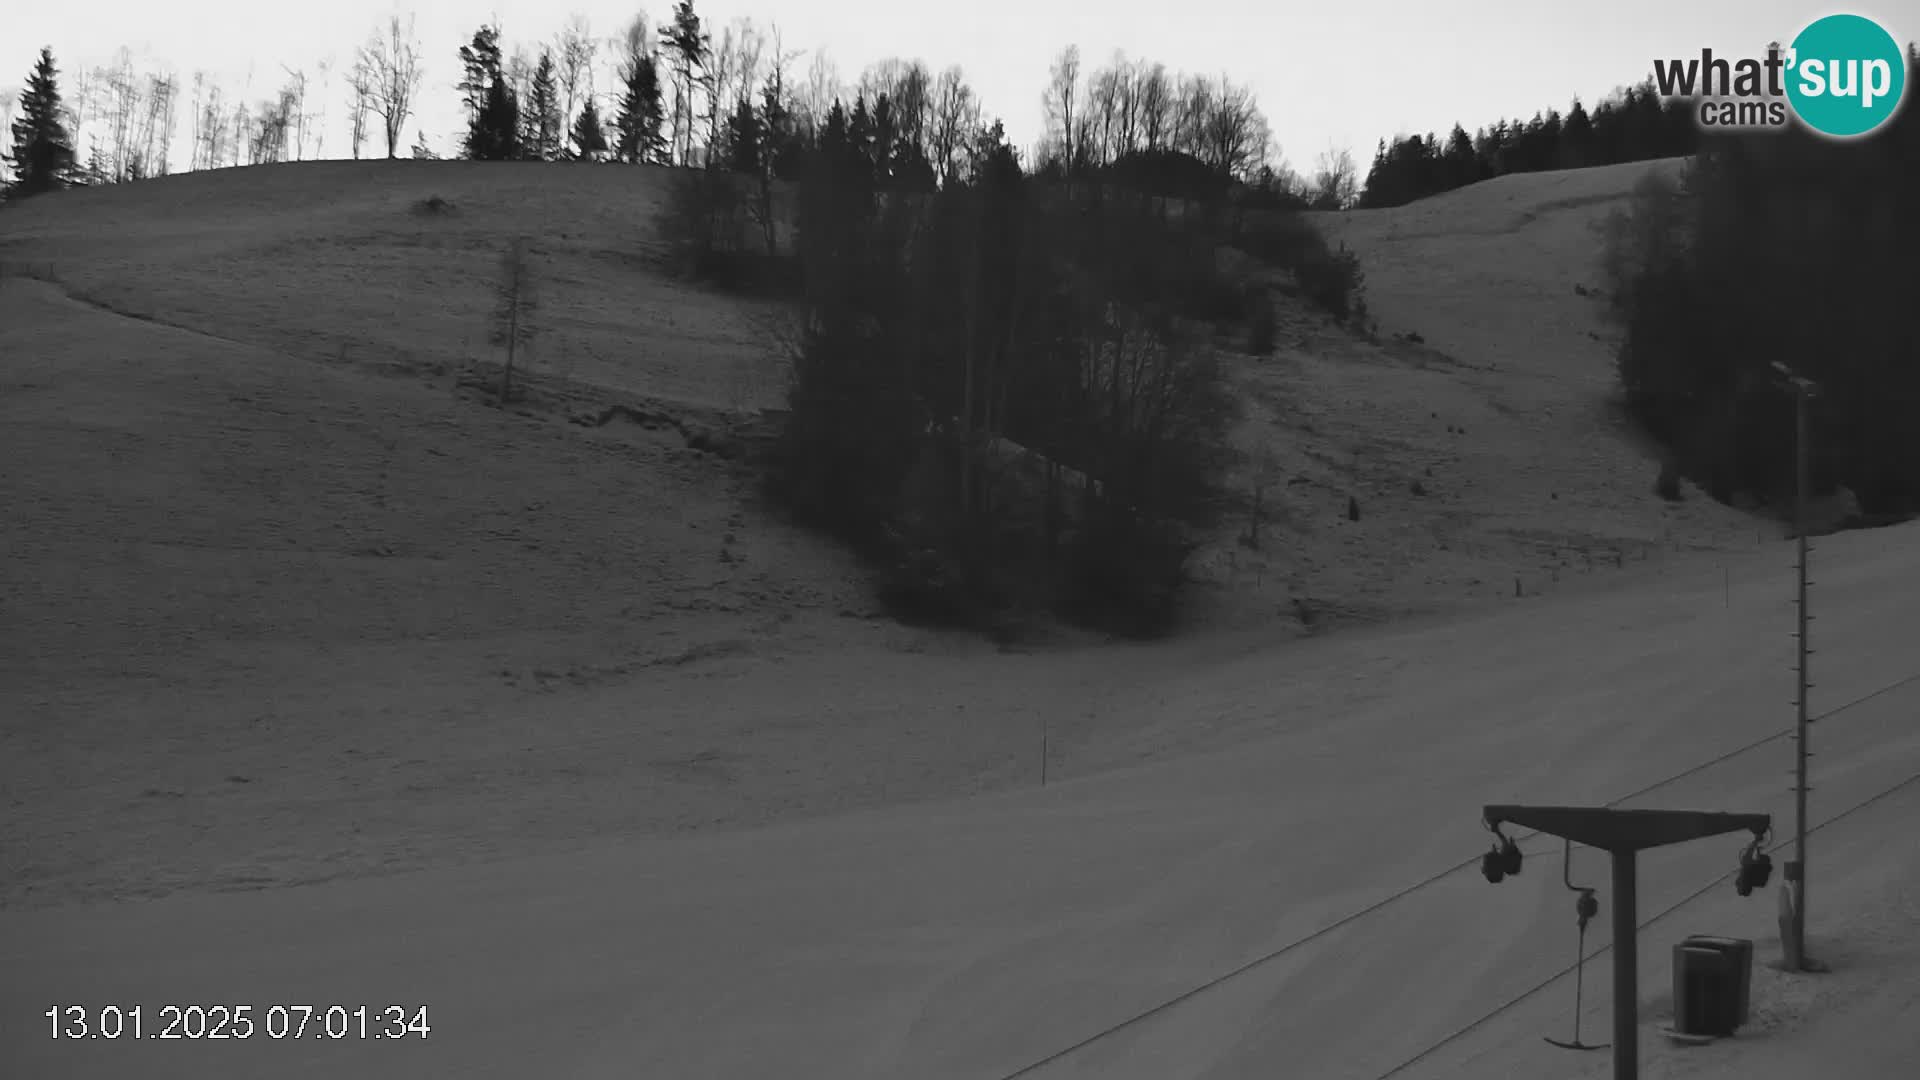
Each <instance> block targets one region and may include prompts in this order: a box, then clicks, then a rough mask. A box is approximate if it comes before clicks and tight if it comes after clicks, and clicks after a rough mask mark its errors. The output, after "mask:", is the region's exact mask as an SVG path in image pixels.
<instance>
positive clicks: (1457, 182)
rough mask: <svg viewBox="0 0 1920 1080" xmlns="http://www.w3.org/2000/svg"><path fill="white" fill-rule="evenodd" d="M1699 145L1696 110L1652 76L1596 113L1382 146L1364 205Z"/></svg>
mask: <svg viewBox="0 0 1920 1080" xmlns="http://www.w3.org/2000/svg"><path fill="white" fill-rule="evenodd" d="M1698 142H1699V131H1698V129H1697V127H1696V126H1695V124H1694V121H1693V111H1692V106H1691V105H1689V104H1687V103H1685V102H1680V101H1677V100H1676V101H1672V102H1666V101H1663V100H1662V99H1661V97H1660V95H1659V93H1658V92H1656V90H1655V89H1654V84H1653V80H1652V78H1651V77H1649V78H1648V79H1647V80H1646V81H1645V82H1644V83H1642V84H1640V85H1638V86H1630V87H1627V88H1626V89H1624V90H1621V91H1619V92H1618V93H1616V94H1614V95H1613V96H1612V97H1609V98H1608V99H1607V100H1605V101H1602V102H1601V103H1600V104H1599V105H1597V106H1596V107H1595V108H1594V109H1593V111H1592V112H1591V113H1589V112H1588V111H1587V108H1586V106H1584V105H1582V104H1581V103H1580V102H1579V101H1578V100H1576V101H1575V102H1574V103H1573V108H1571V109H1569V110H1568V111H1567V113H1566V115H1565V116H1562V115H1561V114H1560V112H1559V111H1558V110H1557V109H1549V110H1547V111H1546V112H1545V113H1534V114H1533V119H1531V120H1527V121H1519V120H1513V121H1508V120H1501V121H1500V122H1499V123H1497V124H1494V125H1492V126H1491V127H1483V128H1480V129H1479V130H1478V131H1476V132H1474V133H1473V134H1472V135H1468V134H1467V130H1466V129H1465V128H1464V127H1461V126H1460V125H1459V124H1455V125H1454V126H1453V131H1452V133H1451V134H1450V135H1448V136H1447V138H1446V139H1445V140H1444V141H1442V140H1439V139H1437V138H1435V137H1434V135H1433V134H1432V133H1428V134H1427V135H1424V136H1421V135H1409V136H1403V137H1400V138H1396V139H1394V140H1393V141H1392V142H1391V143H1389V142H1387V141H1385V140H1382V141H1381V143H1380V146H1379V149H1378V150H1376V151H1375V153H1374V157H1373V165H1372V167H1371V168H1370V169H1369V170H1368V172H1367V178H1366V186H1365V189H1364V190H1363V191H1362V193H1361V195H1360V200H1359V205H1360V206H1362V207H1369V208H1371V207H1387V206H1401V205H1404V204H1406V203H1409V202H1412V201H1413V200H1415V199H1424V198H1426V197H1427V196H1429V195H1438V194H1439V193H1441V192H1443V191H1452V190H1453V189H1454V188H1459V187H1465V186H1466V185H1468V184H1473V183H1478V182H1479V181H1481V180H1489V179H1492V178H1493V177H1496V176H1505V175H1506V174H1508V173H1523V172H1545V171H1549V170H1553V169H1580V168H1586V167H1588V166H1591V165H1613V164H1618V163H1620V162H1624V161H1646V160H1650V159H1653V158H1664V157H1679V156H1683V155H1686V154H1691V153H1693V152H1694V149H1695V147H1696V146H1697V145H1698Z"/></svg>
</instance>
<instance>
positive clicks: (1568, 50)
mask: <svg viewBox="0 0 1920 1080" xmlns="http://www.w3.org/2000/svg"><path fill="white" fill-rule="evenodd" d="M671 6H672V0H648V2H645V3H634V2H632V0H572V2H569V0H548V2H541V0H478V2H471V3H444V2H443V3H437V4H435V3H427V2H419V3H415V2H411V0H399V2H398V3H396V2H394V0H330V2H326V3H274V2H271V0H254V2H243V0H175V2H171V3H156V2H154V0H79V2H76V3H70V4H44V3H33V4H25V3H22V4H16V5H9V7H10V8H11V9H12V10H10V11H9V12H8V13H7V14H6V15H5V16H0V89H3V88H13V87H17V86H18V85H19V84H20V83H21V82H22V81H23V80H24V79H25V77H26V73H27V71H28V70H29V68H30V67H31V66H32V63H33V59H34V54H35V52H36V51H37V50H38V48H39V47H40V46H41V45H42V44H47V45H51V46H52V47H53V49H54V53H55V56H56V59H57V60H58V61H59V62H60V65H61V67H62V69H63V70H64V71H66V72H68V73H69V75H70V73H71V72H73V71H74V70H75V69H76V67H80V66H84V67H93V66H97V65H100V64H102V63H105V62H106V61H108V60H109V59H111V57H112V56H113V54H114V52H115V50H116V49H118V48H119V47H121V46H126V47H128V48H130V49H131V50H132V51H133V53H134V54H135V56H136V57H140V58H144V62H145V63H147V64H148V65H149V66H150V67H157V66H161V65H164V66H166V67H169V68H171V69H173V70H174V71H176V72H178V73H180V74H181V76H182V83H183V84H190V82H191V78H192V73H193V72H194V71H196V70H205V71H207V72H208V73H209V75H210V76H213V77H217V78H218V79H219V81H221V82H222V83H223V84H224V85H225V87H226V88H227V92H228V94H229V95H232V94H234V93H240V92H243V93H244V94H245V96H246V98H247V99H248V100H258V99H263V98H267V97H269V96H271V95H272V93H273V91H274V90H275V88H276V87H277V86H278V85H279V84H280V83H281V82H283V81H284V79H285V75H284V73H283V71H282V65H287V66H292V67H295V68H305V69H306V70H307V71H308V72H309V73H314V72H315V70H316V68H317V67H318V65H319V64H320V62H322V61H324V60H327V59H329V58H331V59H332V60H333V62H334V65H335V68H336V70H340V69H344V68H345V67H346V65H347V63H348V62H350V59H351V57H352V55H353V51H354V48H355V46H356V45H358V44H359V43H360V42H361V41H362V40H364V38H365V37H366V35H367V33H368V32H369V31H370V30H371V29H372V28H373V27H374V26H375V25H377V24H379V23H381V22H382V21H383V20H384V19H385V18H386V16H387V15H388V14H389V13H390V12H396V11H397V12H400V13H402V14H406V13H409V12H411V13H413V14H414V15H416V16H417V23H416V26H417V32H418V36H419V38H420V41H421V44H422V48H423V51H424V55H425V79H424V82H423V85H422V88H421V94H420V110H419V114H418V116H417V118H416V119H414V120H412V121H410V122H409V123H408V125H407V134H406V137H405V139H404V140H403V150H402V153H403V154H404V152H405V150H404V147H406V146H410V145H411V144H412V142H413V140H414V133H415V130H416V129H424V130H425V132H426V134H427V137H428V142H429V145H431V146H433V147H434V148H435V149H438V150H441V151H443V152H444V151H445V150H447V149H448V148H449V147H451V145H452V143H453V136H454V133H455V132H456V131H457V130H458V128H459V125H460V114H459V105H458V100H457V98H458V95H457V93H456V92H455V90H454V89H453V84H454V83H455V82H457V81H458V80H459V77H460V74H459V58H458V49H459V47H460V45H461V44H463V43H464V42H466V41H467V40H468V39H469V38H470V37H471V35H472V33H473V30H474V29H475V27H477V26H478V25H480V24H481V23H483V22H487V21H490V20H491V19H492V18H493V17H495V16H496V15H497V17H498V19H499V21H500V23H501V26H502V29H503V32H504V34H505V36H506V38H507V42H508V45H509V47H510V48H511V46H512V45H513V44H514V43H518V42H528V43H535V42H539V41H547V40H551V38H552V37H553V35H554V34H555V33H556V32H557V31H558V30H559V29H560V27H561V25H562V24H563V23H564V22H565V21H566V19H567V16H568V14H569V13H571V12H579V13H581V14H584V15H586V16H587V17H588V18H589V19H590V20H591V22H592V25H593V28H594V31H595V32H596V34H600V35H609V36H610V35H612V34H614V33H616V32H617V31H618V30H619V28H620V27H621V26H623V25H624V24H625V23H626V22H627V21H628V20H630V19H631V18H632V16H633V15H634V13H635V12H637V11H644V12H645V13H646V15H647V16H648V18H649V20H650V22H652V23H654V24H656V25H657V24H658V22H659V21H660V20H661V19H662V18H664V17H665V16H666V15H667V14H668V12H669V11H670V10H671ZM695 9H696V10H697V11H699V12H701V13H702V15H703V17H704V18H705V19H706V20H707V21H708V23H709V25H711V26H714V27H718V26H721V25H723V24H725V23H727V22H728V21H730V20H732V19H734V18H736V17H739V16H747V17H750V18H752V19H753V20H754V21H755V22H757V23H759V24H760V25H761V26H763V27H764V26H768V25H778V26H779V27H780V28H781V29H782V30H783V31H784V36H785V39H786V44H787V47H788V48H790V49H807V50H819V49H825V50H826V51H827V52H828V53H829V54H830V55H831V57H832V58H833V59H834V61H835V62H836V63H837V65H838V67H839V69H840V72H841V74H842V77H843V78H844V79H845V80H847V81H848V82H852V81H853V80H854V79H855V78H856V77H857V75H858V74H859V72H860V70H861V69H862V68H864V67H865V66H866V65H867V64H868V63H870V62H872V61H874V60H878V59H881V58H884V57H888V56H901V57H906V58H914V57H918V58H920V59H922V60H925V61H926V62H927V64H928V65H929V67H931V68H933V69H934V70H936V71H937V70H939V69H940V68H942V67H944V66H946V65H948V64H960V65H961V66H963V67H964V68H965V69H966V71H967V74H968V76H969V80H970V81H971V82H972V83H973V85H974V86H975V88H976V89H977V90H978V91H979V92H980V94H981V96H982V98H983V100H984V102H985V105H986V109H987V112H988V114H989V115H999V116H1000V117H1002V118H1003V119H1004V120H1005V122H1006V124H1007V129H1008V133H1009V135H1010V136H1011V137H1012V140H1013V142H1014V144H1015V145H1017V146H1021V147H1025V146H1027V145H1029V144H1030V143H1031V142H1032V141H1033V140H1034V139H1035V138H1037V136H1038V134H1039V129H1040V124H1041V110H1040V100H1039V99H1040V91H1041V86H1042V84H1043V83H1044V81H1045V79H1046V74H1047V67H1048V64H1049V63H1050V61H1051V60H1052V58H1053V57H1054V56H1055V55H1056V54H1057V53H1058V52H1059V50H1060V49H1061V47H1062V46H1064V45H1067V44H1069V43H1075V44H1078V45H1079V46H1080V49H1081V53H1082V56H1083V57H1084V63H1085V65H1086V66H1087V67H1092V66H1094V65H1095V64H1099V63H1103V62H1104V61H1105V60H1106V59H1107V58H1108V57H1109V56H1110V55H1111V54H1112V52H1113V51H1114V50H1115V49H1122V50H1125V51H1126V52H1127V53H1129V54H1130V55H1133V56H1144V57H1147V58H1149V59H1152V60H1158V61H1162V62H1164V63H1165V64H1167V66H1168V67H1169V68H1172V69H1175V70H1180V71H1204V72H1207V73H1209V74H1215V75H1218V74H1222V73H1224V74H1227V75H1229V76H1231V77H1232V78H1234V79H1235V80H1237V81H1241V82H1246V83H1250V84H1251V85H1252V86H1253V87H1254V89H1255V91H1256V92H1257V93H1258V95H1259V100H1260V104H1261V106H1262V108H1263V109H1264V111H1265V112H1266V114H1267V116H1268V118H1269V119H1270V120H1271V121H1272V123H1273V127H1274V131H1275V135H1276V137H1277V140H1278V142H1279V145H1280V150H1281V153H1282V154H1283V155H1284V156H1285V157H1286V159H1287V161H1288V162H1289V163H1290V164H1292V165H1293V166H1294V167H1295V168H1298V169H1301V170H1302V171H1305V170H1306V169H1307V168H1308V167H1309V166H1310V165H1311V164H1312V162H1313V160H1314V158H1315V157H1316V156H1317V155H1318V154H1320V153H1321V152H1322V151H1324V150H1326V149H1327V147H1328V146H1329V145H1330V144H1331V145H1339V146H1344V147H1348V148H1351V149H1352V150H1353V152H1354V155H1355V157H1356V158H1357V159H1359V161H1360V163H1361V167H1362V169H1363V170H1364V168H1365V165H1366V162H1367V161H1368V159H1369V158H1370V157H1371V155H1372V151H1373V146H1374V143H1375V141H1376V140H1378V139H1380V138H1382V137H1391V136H1392V135H1394V134H1396V133H1406V132H1424V131H1428V130H1433V131H1436V132H1440V133H1442V134H1444V133H1445V132H1446V131H1447V130H1448V129H1449V128H1450V127H1451V126H1452V124H1453V123H1454V121H1456V120H1459V121H1462V122H1464V123H1465V124H1466V126H1467V127H1468V128H1469V129H1472V128H1474V127H1476V126H1478V125H1480V124H1485V123H1490V122H1492V121H1493V120H1496V119H1498V118H1499V117H1501V116H1530V115H1531V114H1532V113H1533V112H1534V111H1535V110H1537V109H1543V108H1545V107H1547V106H1553V105H1557V106H1559V107H1561V108H1562V109H1564V108H1565V107H1566V105H1567V103H1568V102H1569V101H1570V99H1572V98H1573V97H1574V96H1575V95H1578V96H1580V97H1581V98H1583V99H1585V100H1588V101H1592V100H1593V99H1595V98H1597V97H1599V96H1601V95H1603V94H1605V93H1606V92H1607V91H1609V90H1611V89H1612V88H1614V87H1615V86H1617V85H1620V84H1623V83H1626V82H1631V81H1634V80H1637V79H1638V78H1640V77H1641V76H1643V75H1644V74H1646V73H1647V72H1649V71H1650V70H1651V68H1652V62H1653V60H1654V58H1655V57H1656V56H1660V57H1668V56H1671V57H1675V58H1678V57H1684V56H1686V55H1688V54H1692V55H1696V56H1697V55H1698V53H1699V50H1700V49H1701V48H1702V47H1703V46H1714V47H1715V48H1716V49H1717V50H1719V51H1724V52H1733V53H1735V54H1736V55H1742V56H1745V55H1754V54H1756V53H1757V52H1758V51H1759V50H1760V49H1761V48H1762V47H1764V45H1765V43H1766V42H1767V41H1768V40H1769V39H1771V38H1783V39H1784V38H1789V37H1791V35H1793V34H1794V33H1796V32H1797V31H1798V30H1799V29H1800V28H1801V27H1802V26H1804V25H1805V24H1806V23H1808V22H1810V21H1811V20H1812V19H1814V18H1817V17H1819V16H1821V15H1825V14H1829V13H1831V12H1833V11H1835V10H1851V11H1854V12H1856V13H1858V14H1862V15H1866V16H1868V17H1870V18H1874V19H1877V20H1879V21H1880V22H1881V23H1882V25H1885V26H1887V27H1888V28H1889V29H1890V30H1892V31H1893V33H1894V34H1895V36H1896V37H1898V38H1900V39H1901V40H1903V41H1906V40H1912V38H1913V37H1914V36H1915V35H1916V34H1920V10H1916V9H1915V8H1914V7H1912V6H1910V5H1909V4H1906V3H1900V4H1895V3H1891V2H1889V0H1874V3H1873V4H1871V5H1863V6H1857V7H1852V8H1832V7H1826V6H1822V5H1820V4H1817V3H1807V2H1804V0H1603V2H1601V3H1596V4H1582V5H1575V4H1573V3H1570V2H1565V0H1465V2H1458V3H1439V2H1415V0H1398V2H1394V0H1325V2H1322V3H1313V2H1305V3H1303V2H1300V0H1292V2H1280V0H1259V2H1247V0H1242V2H1238V3H1207V2H1198V3H1169V2H1167V0H1157V2H1147V0H973V2H971V3H965V4H928V3H919V2H908V0H892V2H885V0H810V2H806V3H794V2H791V0H789V2H787V3H781V2H779V0H696V5H695ZM809 59H810V57H807V58H802V60H801V61H800V62H799V64H798V65H797V66H798V67H799V69H800V70H802V71H804V69H805V66H806V64H807V63H808V61H809ZM605 82H606V80H605V79H603V80H602V89H603V90H604V89H605ZM346 96H347V94H346V89H345V86H344V83H343V82H342V81H341V80H340V79H339V78H338V76H337V75H336V76H335V78H334V79H333V80H332V82H331V84H330V85H329V86H328V87H327V89H326V91H325V103H326V108H327V115H328V120H329V123H328V130H329V134H328V136H327V142H326V146H325V149H324V156H328V157H336V156H346V154H347V153H348V148H347V142H346V139H345V137H344V134H343V133H342V131H341V129H340V127H339V125H338V121H339V118H340V117H341V116H342V115H343V114H344V112H345V109H344V107H343V103H344V102H345V100H346ZM180 111H181V113H182V115H183V116H184V115H185V114H186V113H187V112H188V111H189V109H187V108H182V109H181V110H180ZM184 142H185V138H184V137H182V138H179V139H177V144H178V143H184ZM182 153H183V152H182V151H181V150H179V149H178V146H176V151H175V160H176V162H177V161H179V160H181V157H182Z"/></svg>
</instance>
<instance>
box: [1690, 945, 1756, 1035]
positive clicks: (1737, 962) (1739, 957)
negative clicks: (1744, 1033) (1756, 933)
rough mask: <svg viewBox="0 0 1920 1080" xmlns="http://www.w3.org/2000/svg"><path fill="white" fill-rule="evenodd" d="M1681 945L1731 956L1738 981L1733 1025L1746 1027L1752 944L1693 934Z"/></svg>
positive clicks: (1750, 1004)
mask: <svg viewBox="0 0 1920 1080" xmlns="http://www.w3.org/2000/svg"><path fill="white" fill-rule="evenodd" d="M1682 944H1684V945H1697V946H1700V947H1702V948H1709V949H1720V950H1722V951H1724V952H1727V953H1730V954H1732V957H1733V971H1734V975H1735V976H1736V977H1737V979H1738V985H1737V986H1736V988H1735V994H1734V998H1735V1005H1734V1014H1733V1016H1734V1020H1733V1023H1734V1026H1735V1027H1745V1026H1747V1021H1748V1020H1749V1019H1751V1018H1752V1016H1753V942H1752V941H1751V940H1749V939H1747V938H1730V937H1715V936H1713V935H1710V934H1693V935H1690V936H1688V938H1687V939H1686V941H1684V942H1682Z"/></svg>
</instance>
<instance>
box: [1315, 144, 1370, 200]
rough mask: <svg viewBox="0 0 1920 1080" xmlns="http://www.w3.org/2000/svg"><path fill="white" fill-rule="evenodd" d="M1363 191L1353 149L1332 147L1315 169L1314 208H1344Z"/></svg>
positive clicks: (1325, 152)
mask: <svg viewBox="0 0 1920 1080" xmlns="http://www.w3.org/2000/svg"><path fill="white" fill-rule="evenodd" d="M1359 190H1360V169H1359V166H1357V165H1355V164H1354V161H1353V152H1352V151H1350V150H1345V149H1340V148H1336V147H1332V146H1329V147H1328V148H1327V149H1326V150H1324V151H1322V152H1321V154H1320V157H1319V160H1318V161H1316V162H1315V163H1314V168H1313V191H1312V194H1311V195H1310V199H1311V201H1312V204H1313V208H1314V209H1315V210H1345V209H1346V208H1348V207H1349V206H1352V205H1353V200H1354V197H1355V196H1356V195H1358V194H1359Z"/></svg>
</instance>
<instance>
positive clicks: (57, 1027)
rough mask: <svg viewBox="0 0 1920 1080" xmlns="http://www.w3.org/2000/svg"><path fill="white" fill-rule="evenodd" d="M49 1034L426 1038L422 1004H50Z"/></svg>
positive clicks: (75, 1036) (68, 1036) (77, 1036)
mask: <svg viewBox="0 0 1920 1080" xmlns="http://www.w3.org/2000/svg"><path fill="white" fill-rule="evenodd" d="M40 1015H41V1016H43V1017H45V1018H46V1020H47V1023H48V1025H49V1028H50V1029H51V1033H52V1035H53V1037H54V1038H55V1039H257V1038H267V1039H406V1038H420V1039H424V1038H426V1037H427V1033H428V1032H430V1031H432V1030H433V1029H432V1028H431V1027H429V1026H428V1025H427V1007H426V1006H425V1005H411V1006H410V1005H173V1004H168V1005H56V1006H54V1007H52V1008H50V1009H48V1010H47V1011H46V1012H44V1013H41V1014H40Z"/></svg>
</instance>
